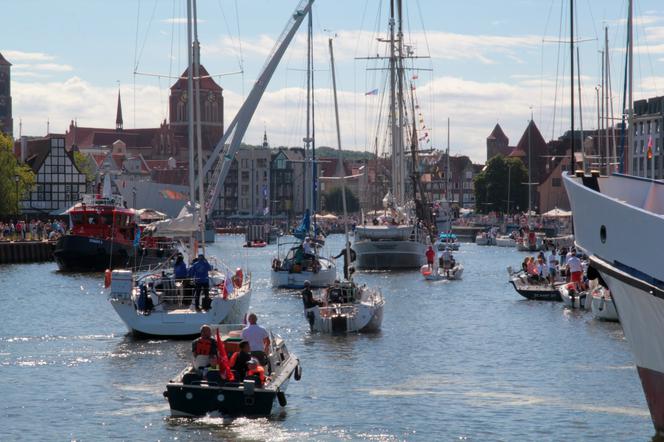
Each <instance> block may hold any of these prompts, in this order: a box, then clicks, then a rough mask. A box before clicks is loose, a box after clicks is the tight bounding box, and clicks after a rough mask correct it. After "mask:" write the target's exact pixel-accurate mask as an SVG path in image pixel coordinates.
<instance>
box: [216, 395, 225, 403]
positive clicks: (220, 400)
mask: <svg viewBox="0 0 664 442" xmlns="http://www.w3.org/2000/svg"><path fill="white" fill-rule="evenodd" d="M217 400H218V401H219V402H223V401H224V395H223V394H220V395H218V396H217Z"/></svg>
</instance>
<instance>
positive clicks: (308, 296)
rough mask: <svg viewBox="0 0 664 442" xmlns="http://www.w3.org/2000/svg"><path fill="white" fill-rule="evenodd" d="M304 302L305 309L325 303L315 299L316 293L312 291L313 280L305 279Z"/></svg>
mask: <svg viewBox="0 0 664 442" xmlns="http://www.w3.org/2000/svg"><path fill="white" fill-rule="evenodd" d="M302 303H303V304H304V308H305V310H306V309H310V308H312V307H316V306H320V305H323V303H322V302H320V301H318V300H317V299H314V293H313V292H312V291H311V282H309V281H304V289H303V290H302Z"/></svg>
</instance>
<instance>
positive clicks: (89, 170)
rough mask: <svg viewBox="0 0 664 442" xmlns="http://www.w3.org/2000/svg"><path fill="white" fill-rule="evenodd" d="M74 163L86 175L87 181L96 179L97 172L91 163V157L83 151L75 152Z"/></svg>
mask: <svg viewBox="0 0 664 442" xmlns="http://www.w3.org/2000/svg"><path fill="white" fill-rule="evenodd" d="M74 163H75V164H76V167H78V170H80V171H81V173H83V174H84V175H85V181H86V182H88V183H90V182H92V181H94V180H95V172H94V169H93V167H92V164H90V159H89V157H87V156H85V154H83V153H81V152H74Z"/></svg>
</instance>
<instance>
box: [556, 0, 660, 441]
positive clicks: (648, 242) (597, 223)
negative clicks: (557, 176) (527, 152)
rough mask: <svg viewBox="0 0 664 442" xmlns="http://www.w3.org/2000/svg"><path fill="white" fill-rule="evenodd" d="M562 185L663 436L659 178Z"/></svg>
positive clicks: (596, 178) (581, 179) (619, 177)
mask: <svg viewBox="0 0 664 442" xmlns="http://www.w3.org/2000/svg"><path fill="white" fill-rule="evenodd" d="M632 9H633V6H632V1H631V0H630V1H629V15H628V35H629V47H628V50H627V52H628V60H629V99H628V100H629V104H628V120H629V126H628V136H627V140H628V142H627V146H629V147H630V148H631V147H632V146H634V142H633V135H634V129H633V124H632V103H633V100H632V81H631V79H632V68H631V66H632V52H633V51H632V41H633V40H632V34H633V33H632V22H633V19H632ZM572 37H573V34H572ZM573 40H574V39H573V38H572V41H573ZM572 121H574V119H573V118H572ZM572 124H573V123H572ZM572 127H573V126H572ZM623 127H624V125H623ZM623 138H624V137H623ZM572 146H574V145H572ZM622 151H623V152H624V149H622ZM572 153H574V152H572ZM623 155H624V153H623ZM654 161H655V157H653V158H651V159H648V162H650V163H651V164H650V165H651V167H652V170H653V172H654ZM607 162H608V159H607ZM646 170H647V168H646ZM653 175H654V174H653ZM563 183H564V185H565V189H566V190H567V195H568V196H569V199H570V203H571V206H572V212H573V222H574V235H575V239H576V243H577V244H578V246H580V247H581V248H583V249H584V250H585V251H586V253H587V254H588V255H589V256H590V265H591V269H590V270H589V278H591V279H594V278H598V277H599V278H600V283H601V284H603V285H605V286H607V287H608V288H609V289H610V290H611V296H612V297H613V301H614V303H615V307H616V310H617V312H618V314H619V316H620V322H621V324H622V327H623V330H624V333H625V337H626V339H627V342H628V343H629V345H630V347H631V349H632V352H633V353H634V363H635V364H636V368H637V372H638V374H639V377H640V378H641V385H642V386H643V391H644V393H645V397H646V400H647V403H648V407H649V409H650V416H651V418H652V421H653V424H654V427H655V430H656V431H657V434H658V435H659V436H661V435H662V434H664V401H662V397H663V395H664V346H662V342H663V341H664V328H663V327H662V324H664V283H663V282H662V281H664V268H663V267H662V265H661V262H662V251H663V250H664V238H663V237H662V232H663V231H664V182H662V181H661V180H657V179H655V178H654V176H653V177H652V179H648V178H642V177H637V176H630V175H627V174H623V173H622V170H621V173H611V174H609V175H608V176H600V174H599V172H596V171H593V172H591V173H590V174H586V173H584V171H583V170H581V171H579V172H577V173H576V174H574V175H569V174H565V175H563Z"/></svg>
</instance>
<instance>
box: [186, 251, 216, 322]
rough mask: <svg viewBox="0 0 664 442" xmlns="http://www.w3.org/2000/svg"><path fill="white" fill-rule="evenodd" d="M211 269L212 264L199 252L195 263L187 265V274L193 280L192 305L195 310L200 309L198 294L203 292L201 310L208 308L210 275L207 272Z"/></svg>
mask: <svg viewBox="0 0 664 442" xmlns="http://www.w3.org/2000/svg"><path fill="white" fill-rule="evenodd" d="M210 270H212V266H211V265H210V263H209V262H207V260H206V259H205V256H204V255H203V254H202V253H200V254H199V255H198V259H197V260H196V262H195V263H193V264H192V265H191V267H189V276H190V277H191V278H193V280H194V306H195V307H196V310H200V308H199V306H200V305H201V304H200V296H201V291H202V292H203V302H202V307H203V310H208V309H209V308H210V276H209V274H208V272H209V271H210Z"/></svg>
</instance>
